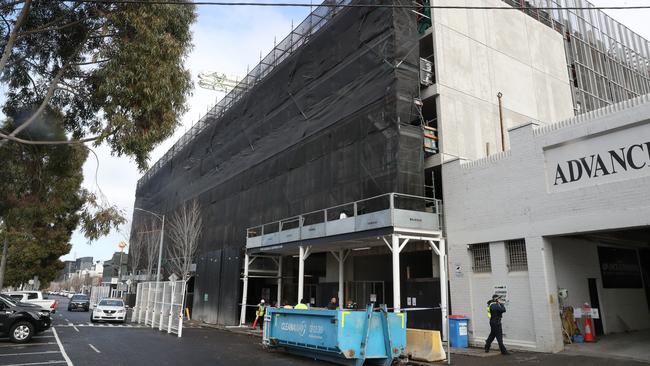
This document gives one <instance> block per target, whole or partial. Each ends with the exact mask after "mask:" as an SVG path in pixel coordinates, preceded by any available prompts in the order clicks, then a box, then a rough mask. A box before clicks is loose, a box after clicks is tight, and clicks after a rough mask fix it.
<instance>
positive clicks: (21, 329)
mask: <svg viewBox="0 0 650 366" xmlns="http://www.w3.org/2000/svg"><path fill="white" fill-rule="evenodd" d="M33 335H34V326H33V325H32V323H30V322H25V321H21V322H17V323H16V324H14V325H13V326H12V327H11V330H10V331H9V339H11V341H12V342H14V343H27V342H29V340H30V339H32V336H33Z"/></svg>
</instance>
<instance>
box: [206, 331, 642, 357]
mask: <svg viewBox="0 0 650 366" xmlns="http://www.w3.org/2000/svg"><path fill="white" fill-rule="evenodd" d="M195 326H200V327H203V328H210V329H213V330H215V331H217V332H230V333H236V334H240V335H247V336H249V337H250V339H251V342H258V341H257V340H255V339H256V338H259V337H261V336H262V331H261V330H260V329H250V328H240V327H221V326H214V325H211V324H200V325H198V324H196V325H195ZM278 354H279V352H272V353H269V357H270V358H273V357H277V355H278ZM322 364H324V365H327V364H328V363H322ZM401 364H402V365H404V364H408V365H414V366H419V365H445V364H447V362H446V361H444V362H436V363H423V362H408V363H404V362H402V363H401ZM451 364H452V365H461V366H462V365H549V366H551V365H553V366H554V365H569V366H573V365H575V366H596V365H607V366H627V365H630V366H648V365H650V363H646V362H642V361H638V360H629V359H622V358H620V356H617V355H612V357H608V355H607V354H604V353H596V354H593V355H589V354H575V353H570V352H562V353H556V354H549V353H537V352H524V351H512V354H511V355H509V356H502V355H501V354H500V353H499V352H498V350H492V351H491V352H490V353H485V352H484V351H483V350H482V349H479V348H467V349H452V354H451Z"/></svg>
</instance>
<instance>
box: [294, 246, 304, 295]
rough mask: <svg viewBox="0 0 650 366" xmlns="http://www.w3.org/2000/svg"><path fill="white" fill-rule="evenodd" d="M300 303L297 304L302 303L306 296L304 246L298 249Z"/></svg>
mask: <svg viewBox="0 0 650 366" xmlns="http://www.w3.org/2000/svg"><path fill="white" fill-rule="evenodd" d="M298 249H299V250H298V301H297V302H296V304H299V303H300V300H302V296H303V295H304V288H303V287H304V286H305V247H303V246H302V245H301V246H300V247H299V248H298Z"/></svg>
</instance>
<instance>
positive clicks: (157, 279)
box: [156, 215, 165, 282]
mask: <svg viewBox="0 0 650 366" xmlns="http://www.w3.org/2000/svg"><path fill="white" fill-rule="evenodd" d="M161 220H162V226H161V228H160V246H159V247H158V271H157V272H156V282H160V265H161V264H162V250H163V238H164V234H165V215H162V219H161Z"/></svg>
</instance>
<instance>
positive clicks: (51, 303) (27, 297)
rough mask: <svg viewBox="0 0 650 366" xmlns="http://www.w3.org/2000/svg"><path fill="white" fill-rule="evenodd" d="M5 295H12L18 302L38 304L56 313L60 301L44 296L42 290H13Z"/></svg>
mask: <svg viewBox="0 0 650 366" xmlns="http://www.w3.org/2000/svg"><path fill="white" fill-rule="evenodd" d="M5 295H8V296H10V297H11V298H12V299H14V301H17V302H24V303H28V304H35V305H38V306H40V307H41V308H42V309H43V310H47V311H49V312H51V313H55V312H56V309H57V308H58V307H59V302H58V301H57V300H50V299H48V298H45V297H43V293H41V292H40V291H11V292H7V293H5Z"/></svg>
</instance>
